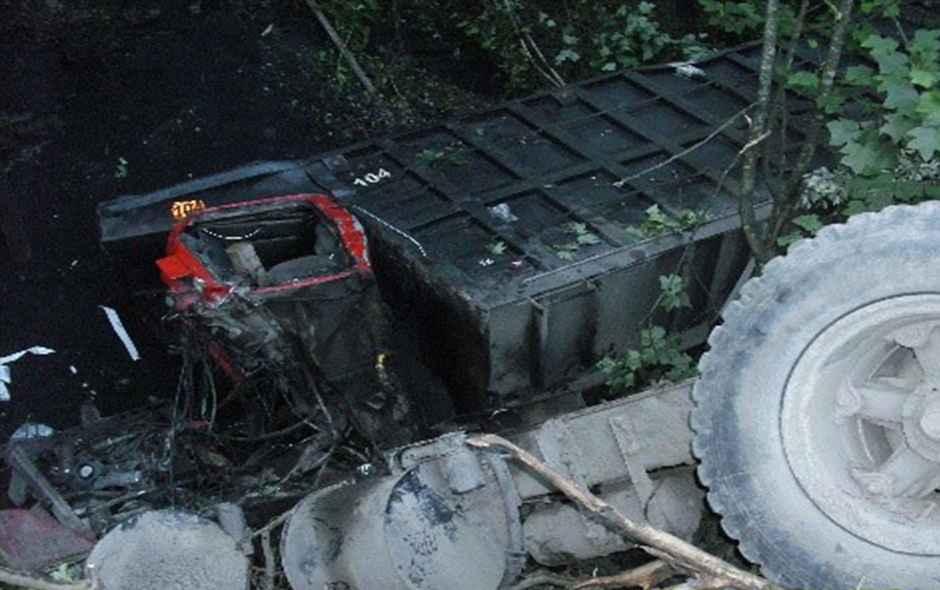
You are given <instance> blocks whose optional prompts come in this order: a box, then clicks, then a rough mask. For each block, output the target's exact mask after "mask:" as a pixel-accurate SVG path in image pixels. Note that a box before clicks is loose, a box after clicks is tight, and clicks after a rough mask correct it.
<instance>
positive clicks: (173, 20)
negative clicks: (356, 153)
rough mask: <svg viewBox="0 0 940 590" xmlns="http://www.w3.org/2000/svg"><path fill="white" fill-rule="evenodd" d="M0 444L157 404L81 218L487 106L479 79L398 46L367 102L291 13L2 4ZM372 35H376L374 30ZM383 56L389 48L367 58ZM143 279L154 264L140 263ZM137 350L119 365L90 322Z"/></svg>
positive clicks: (172, 378)
mask: <svg viewBox="0 0 940 590" xmlns="http://www.w3.org/2000/svg"><path fill="white" fill-rule="evenodd" d="M0 11H2V14H0V56H2V59H0V165H2V166H0V167H2V169H3V175H2V178H0V180H2V182H3V183H4V184H3V187H2V196H0V212H2V219H3V225H2V232H3V233H2V237H3V239H2V240H0V276H2V280H0V356H3V355H7V354H10V353H12V352H15V351H18V350H21V349H24V348H27V347H30V346H33V345H42V346H45V347H49V348H52V349H54V350H55V351H56V353H55V354H52V355H49V356H32V357H26V358H23V359H22V360H20V361H17V362H16V363H15V364H11V365H10V369H11V377H12V383H11V384H10V386H9V389H10V394H11V397H12V401H11V402H9V403H0V440H3V439H5V438H6V437H8V436H9V435H10V433H11V432H12V431H13V430H14V429H15V428H16V427H17V426H19V425H20V424H22V423H23V422H24V421H27V420H32V421H36V422H42V423H45V424H48V425H50V426H52V427H54V428H64V427H67V426H69V425H72V424H74V423H75V422H76V421H77V419H78V408H79V406H80V405H81V403H82V402H83V401H85V400H87V399H94V400H95V401H96V403H97V405H98V406H99V407H100V408H101V409H102V410H103V411H105V412H106V413H112V412H117V411H120V410H123V409H127V408H129V407H133V406H135V405H138V404H139V403H140V400H142V399H144V398H145V396H167V395H172V393H173V392H174V391H175V389H176V382H177V379H178V371H179V369H178V363H177V362H176V359H174V357H173V355H172V353H171V352H170V353H168V351H167V350H166V346H165V345H164V343H163V341H162V340H161V338H160V335H161V331H162V329H163V328H162V326H161V323H160V321H159V315H158V314H150V315H148V314H146V313H145V312H144V310H146V309H153V306H148V305H147V303H148V302H152V301H153V300H154V299H156V300H159V299H160V297H161V295H160V293H156V292H155V293H142V294H141V293H138V294H135V295H131V294H130V293H128V292H127V289H125V288H124V285H123V284H122V277H121V275H120V273H119V272H118V271H117V270H116V269H115V268H114V267H113V266H112V265H111V264H110V261H109V260H108V258H107V257H106V256H105V255H104V253H103V251H102V250H101V248H100V246H99V243H98V230H97V223H96V206H97V204H98V203H99V202H101V201H102V200H106V199H111V198H113V197H115V196H118V195H122V194H135V193H140V192H147V191H151V190H154V189H156V188H159V187H161V186H166V185H168V184H172V183H175V182H180V181H183V180H186V179H188V178H192V177H197V176H201V175H205V174H209V173H213V172H218V171H222V170H225V169H227V168H231V167H234V166H237V165H240V164H244V163H247V162H250V161H252V160H278V159H290V158H296V157H300V156H305V155H309V154H313V153H317V152H319V151H323V150H326V149H330V148H334V147H337V146H339V145H342V144H344V143H349V142H350V141H354V140H357V139H362V138H364V137H367V136H369V135H373V134H378V133H385V132H388V131H394V130H397V129H404V128H412V127H418V126H421V125H425V124H428V123H431V122H433V121H436V120H440V119H441V118H444V117H446V116H448V115H449V114H456V113H465V112H467V111H471V110H474V109H477V108H482V107H484V106H486V105H487V104H489V103H490V102H491V101H492V100H493V99H494V98H495V96H494V91H495V88H494V85H493V84H492V81H490V80H489V79H488V77H487V75H486V74H485V72H487V71H491V70H490V69H489V68H487V67H486V65H485V64H481V63H480V62H474V61H473V60H468V59H467V57H466V54H465V55H464V57H463V60H464V61H463V62H461V63H457V62H456V61H455V58H454V57H453V52H452V51H449V49H448V48H447V47H446V46H435V45H434V42H433V40H432V41H430V42H429V41H428V40H427V39H421V38H420V37H419V36H414V35H411V34H409V33H407V32H406V33H405V34H403V33H402V31H401V30H397V31H390V32H387V37H388V39H387V40H386V42H385V43H384V44H380V45H379V47H380V49H379V50H378V53H376V54H374V55H373V57H372V61H371V62H370V63H373V64H381V67H382V74H381V78H380V79H379V84H380V88H381V93H380V95H379V96H378V97H369V96H367V95H366V94H365V93H364V92H363V91H362V89H361V88H360V87H359V85H358V83H357V82H356V81H355V79H352V78H351V77H348V76H341V75H338V73H342V70H341V69H338V68H341V66H340V65H339V64H340V63H341V62H340V60H339V57H338V54H337V52H336V51H335V49H334V48H333V46H332V45H331V43H330V41H329V39H328V37H327V36H326V34H325V33H324V31H323V30H322V28H321V27H320V26H319V24H318V23H317V21H316V19H315V17H314V15H313V13H312V12H310V10H309V9H308V8H307V6H306V4H305V3H304V2H302V1H300V0H297V1H289V2H266V1H263V0H255V1H252V0H217V1H211V0H184V1H159V2H158V1H150V2H119V1H106V0H95V1H84V2H81V1H80V2H68V3H64V2H59V0H5V1H3V2H0ZM378 34H382V32H381V31H380V32H379V33H378ZM383 47H387V49H383ZM140 264H141V265H147V266H149V265H151V264H152V261H149V260H141V261H140ZM102 305H106V306H110V307H113V308H115V309H116V310H117V311H118V312H119V313H120V315H121V317H122V318H123V321H124V323H125V324H126V327H127V330H128V331H129V333H130V334H131V336H132V338H133V339H134V341H135V342H136V344H137V346H138V347H139V348H140V349H141V355H142V360H140V361H138V362H134V361H132V360H131V359H130V357H129V356H128V354H127V352H126V351H125V349H124V347H123V345H122V344H121V342H120V341H119V340H118V338H117V337H116V336H115V334H114V332H112V329H111V326H110V325H109V323H108V321H107V320H106V317H105V314H104V312H103V311H102V310H101V309H100V308H99V306H102Z"/></svg>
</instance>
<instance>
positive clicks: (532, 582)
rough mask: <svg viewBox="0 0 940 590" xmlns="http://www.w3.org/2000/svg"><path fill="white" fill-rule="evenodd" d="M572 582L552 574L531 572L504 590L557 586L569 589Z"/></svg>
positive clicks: (565, 577) (525, 589)
mask: <svg viewBox="0 0 940 590" xmlns="http://www.w3.org/2000/svg"><path fill="white" fill-rule="evenodd" d="M572 582H574V580H572V579H571V578H569V577H567V576H561V575H558V574H553V573H552V572H546V571H537V572H532V573H531V574H529V575H528V576H526V577H525V578H523V579H522V580H519V581H518V582H516V583H515V584H513V585H512V586H510V587H509V588H507V589H506V590H529V588H535V587H537V586H559V587H561V588H569V587H570V586H571V584H572Z"/></svg>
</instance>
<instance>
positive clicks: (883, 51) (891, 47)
mask: <svg viewBox="0 0 940 590" xmlns="http://www.w3.org/2000/svg"><path fill="white" fill-rule="evenodd" d="M862 47H864V48H866V49H868V51H869V52H870V53H871V54H872V55H873V56H876V57H877V56H879V55H887V54H889V53H894V52H895V51H897V49H898V42H897V41H895V40H894V39H891V38H889V37H882V36H881V35H877V34H872V35H869V36H868V38H867V39H865V40H864V41H862Z"/></svg>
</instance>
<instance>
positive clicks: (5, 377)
mask: <svg viewBox="0 0 940 590" xmlns="http://www.w3.org/2000/svg"><path fill="white" fill-rule="evenodd" d="M54 352H55V351H54V350H52V349H51V348H46V347H45V346H33V347H30V348H26V349H24V350H21V351H19V352H14V353H13V354H8V355H7V356H4V357H0V402H8V401H10V390H9V389H8V388H7V385H9V384H10V382H11V381H12V375H11V374H10V367H9V365H10V363H13V362H16V361H18V360H19V359H20V358H22V357H24V356H26V355H27V354H35V355H40V356H41V355H46V354H52V353H54Z"/></svg>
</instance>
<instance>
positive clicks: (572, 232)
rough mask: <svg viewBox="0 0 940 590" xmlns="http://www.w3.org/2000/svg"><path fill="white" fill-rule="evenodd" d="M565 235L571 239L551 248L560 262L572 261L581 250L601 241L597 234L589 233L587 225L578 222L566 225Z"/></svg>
mask: <svg viewBox="0 0 940 590" xmlns="http://www.w3.org/2000/svg"><path fill="white" fill-rule="evenodd" d="M565 233H566V234H568V235H569V236H571V239H570V240H569V241H567V242H564V243H562V244H559V245H557V246H553V247H552V250H553V251H554V253H555V256H557V257H559V258H561V259H562V260H574V259H575V256H577V253H578V250H580V249H581V248H583V247H585V246H593V245H595V244H600V243H601V239H600V238H599V237H597V234H595V233H594V232H592V231H590V230H589V229H588V228H587V224H585V223H582V222H580V221H570V222H568V223H566V224H565Z"/></svg>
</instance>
